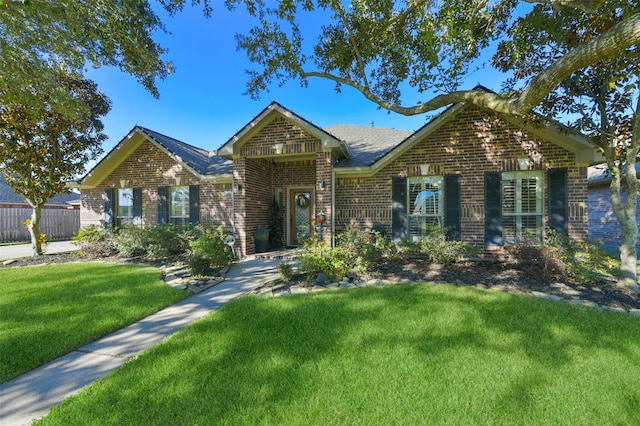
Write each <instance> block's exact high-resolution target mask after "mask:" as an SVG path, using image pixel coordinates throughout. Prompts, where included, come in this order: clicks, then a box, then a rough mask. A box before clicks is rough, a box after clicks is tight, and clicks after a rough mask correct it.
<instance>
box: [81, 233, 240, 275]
mask: <svg viewBox="0 0 640 426" xmlns="http://www.w3.org/2000/svg"><path fill="white" fill-rule="evenodd" d="M226 237H227V234H226V232H225V229H224V227H223V226H220V227H218V228H217V229H213V228H211V227H210V226H207V225H197V226H196V227H195V228H194V229H189V228H184V227H180V226H175V225H158V226H152V225H146V226H143V227H137V226H134V225H125V226H123V227H119V228H116V229H114V230H113V231H111V230H109V229H106V228H104V227H102V226H97V225H89V226H86V227H84V228H81V229H80V230H79V231H78V232H76V234H75V235H74V237H73V241H74V244H76V245H79V246H80V251H79V252H78V255H79V256H81V257H85V258H100V257H109V256H114V255H118V256H122V257H134V256H141V257H142V258H144V259H145V260H159V259H167V258H176V257H180V256H183V255H185V254H186V258H187V263H188V265H189V267H190V268H191V269H192V272H193V273H194V274H195V275H210V274H212V273H214V272H215V271H216V270H217V269H220V268H221V267H223V266H226V265H228V264H229V263H230V262H231V261H232V260H233V259H234V255H233V252H232V251H231V248H230V247H228V246H227V245H225V238H226Z"/></svg>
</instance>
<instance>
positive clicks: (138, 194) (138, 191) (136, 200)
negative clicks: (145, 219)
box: [133, 188, 142, 225]
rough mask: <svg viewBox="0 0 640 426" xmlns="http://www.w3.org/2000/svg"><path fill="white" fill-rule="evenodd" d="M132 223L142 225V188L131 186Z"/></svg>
mask: <svg viewBox="0 0 640 426" xmlns="http://www.w3.org/2000/svg"><path fill="white" fill-rule="evenodd" d="M133 223H134V224H135V225H142V188H133Z"/></svg>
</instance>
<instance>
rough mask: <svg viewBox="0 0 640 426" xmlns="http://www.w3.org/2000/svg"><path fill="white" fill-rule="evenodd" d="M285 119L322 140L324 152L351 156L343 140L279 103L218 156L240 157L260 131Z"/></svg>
mask: <svg viewBox="0 0 640 426" xmlns="http://www.w3.org/2000/svg"><path fill="white" fill-rule="evenodd" d="M276 117H283V118H285V119H286V120H287V121H289V122H290V123H292V124H294V125H295V126H297V127H299V128H301V129H302V130H304V131H305V132H307V133H308V134H310V135H312V136H314V137H316V138H318V139H320V141H321V143H322V149H323V150H327V151H329V150H332V151H333V152H334V154H335V155H336V157H337V158H346V157H348V156H349V147H348V145H347V144H345V142H344V141H343V140H340V139H339V138H336V137H335V136H334V135H332V134H330V133H328V132H327V131H325V130H323V129H321V128H320V127H318V126H316V125H315V124H313V123H312V122H310V121H308V120H305V119H304V118H302V117H301V116H299V115H298V114H296V113H294V112H293V111H291V110H289V109H287V108H285V107H283V106H282V105H280V104H279V103H278V102H271V103H270V104H269V106H267V107H266V108H265V109H263V110H262V111H261V112H260V113H259V114H258V115H256V116H255V117H254V118H253V119H252V120H251V121H249V122H248V123H247V124H246V125H245V126H244V127H243V128H242V129H240V130H239V131H238V132H237V133H236V134H235V135H233V136H232V137H231V138H230V139H229V140H228V141H227V142H226V143H225V144H224V145H222V146H221V147H220V149H218V155H220V156H222V157H225V158H229V159H231V158H234V157H236V156H238V155H239V152H240V148H242V146H243V145H244V144H245V143H247V142H248V141H249V140H250V139H251V138H252V137H253V136H255V135H256V134H257V133H258V132H260V130H262V129H263V128H265V127H266V126H267V125H269V124H270V123H271V122H272V121H273V119H274V118H276Z"/></svg>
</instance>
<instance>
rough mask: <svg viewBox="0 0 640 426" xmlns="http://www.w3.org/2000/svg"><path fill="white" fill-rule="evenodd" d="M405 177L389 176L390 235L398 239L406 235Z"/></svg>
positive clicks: (407, 227) (407, 225)
mask: <svg viewBox="0 0 640 426" xmlns="http://www.w3.org/2000/svg"><path fill="white" fill-rule="evenodd" d="M407 220H408V217H407V178H406V177H401V176H398V177H392V178H391V237H392V238H393V241H399V240H401V239H403V238H406V237H407V232H408V229H409V224H408V223H407Z"/></svg>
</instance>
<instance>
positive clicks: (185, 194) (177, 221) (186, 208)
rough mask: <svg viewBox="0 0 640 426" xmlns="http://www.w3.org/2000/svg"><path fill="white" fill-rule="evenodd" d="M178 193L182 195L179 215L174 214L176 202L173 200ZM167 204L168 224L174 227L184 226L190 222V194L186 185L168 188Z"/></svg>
mask: <svg viewBox="0 0 640 426" xmlns="http://www.w3.org/2000/svg"><path fill="white" fill-rule="evenodd" d="M178 191H180V192H181V193H182V200H181V202H180V204H181V208H180V214H179V215H176V214H174V207H175V206H176V202H175V200H174V194H175V193H177V192H178ZM168 198H169V202H168V203H167V204H168V206H167V207H168V210H169V223H172V224H174V225H181V226H186V225H188V224H189V221H190V212H191V204H190V193H189V186H188V185H180V186H170V187H169V194H168Z"/></svg>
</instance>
